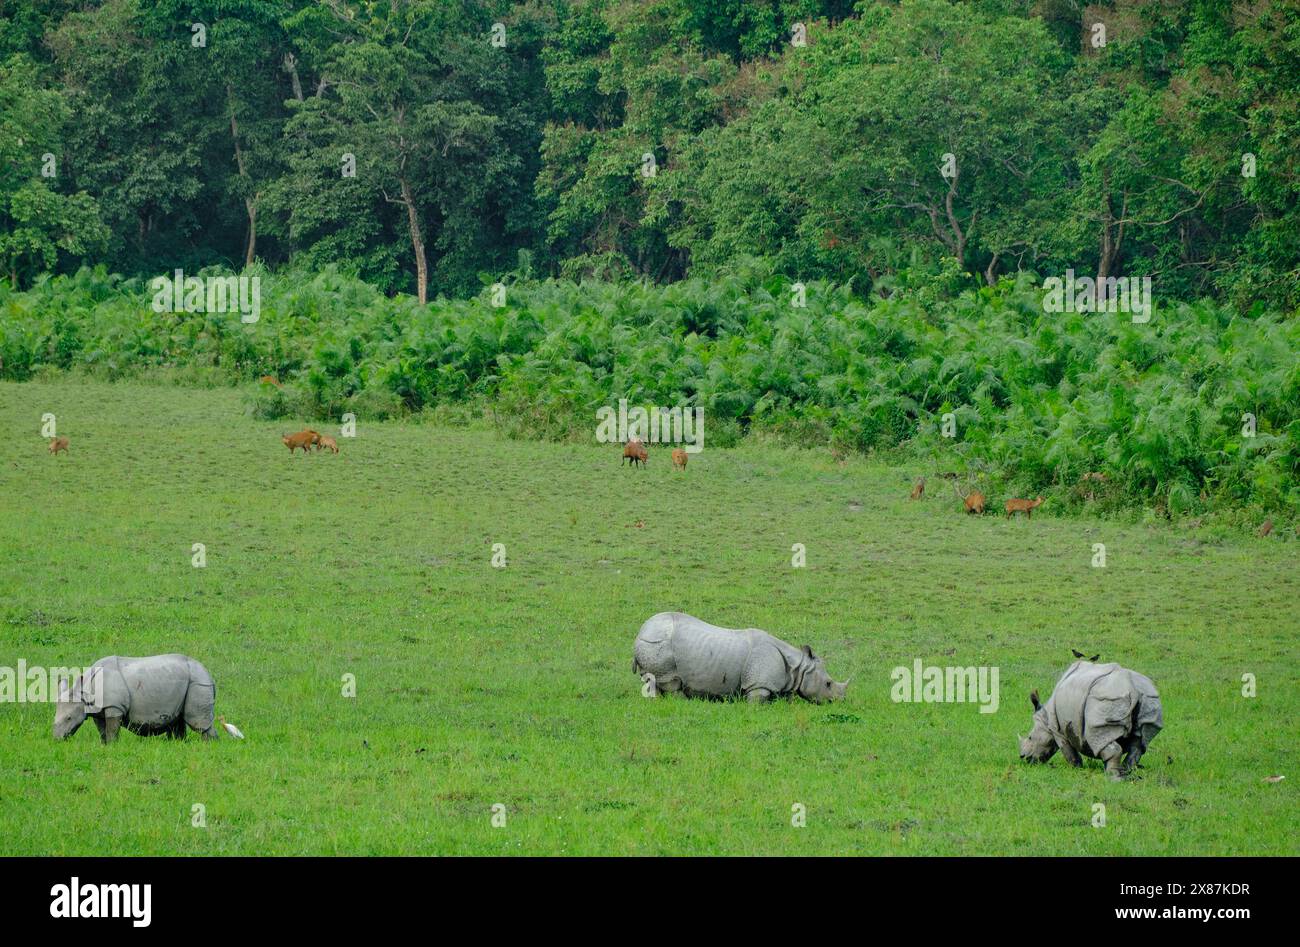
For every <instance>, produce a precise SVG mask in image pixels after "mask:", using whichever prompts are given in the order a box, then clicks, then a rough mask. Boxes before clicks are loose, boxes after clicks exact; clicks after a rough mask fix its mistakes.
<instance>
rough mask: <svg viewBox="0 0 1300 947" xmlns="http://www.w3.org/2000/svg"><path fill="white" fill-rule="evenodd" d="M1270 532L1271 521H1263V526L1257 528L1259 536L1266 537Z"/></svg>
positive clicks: (1271, 530) (1271, 527)
mask: <svg viewBox="0 0 1300 947" xmlns="http://www.w3.org/2000/svg"><path fill="white" fill-rule="evenodd" d="M1271 532H1273V521H1272V520H1264V525H1263V526H1261V527H1260V528H1259V535H1260V536H1267V535H1268V534H1269V533H1271Z"/></svg>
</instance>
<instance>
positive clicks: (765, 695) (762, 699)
mask: <svg viewBox="0 0 1300 947" xmlns="http://www.w3.org/2000/svg"><path fill="white" fill-rule="evenodd" d="M745 699H746V700H747V701H749V702H750V703H751V704H762V703H766V702H767V701H769V700H771V699H772V692H771V691H770V690H768V689H767V688H766V687H754V688H751V689H750V691H749V693H747V694H746V695H745Z"/></svg>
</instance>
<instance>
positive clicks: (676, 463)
mask: <svg viewBox="0 0 1300 947" xmlns="http://www.w3.org/2000/svg"><path fill="white" fill-rule="evenodd" d="M685 469H686V451H684V450H682V449H681V448H680V447H674V448H673V470H685Z"/></svg>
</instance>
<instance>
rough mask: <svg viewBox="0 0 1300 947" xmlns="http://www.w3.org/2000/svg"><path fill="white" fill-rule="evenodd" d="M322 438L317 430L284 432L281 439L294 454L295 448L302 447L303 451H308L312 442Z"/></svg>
mask: <svg viewBox="0 0 1300 947" xmlns="http://www.w3.org/2000/svg"><path fill="white" fill-rule="evenodd" d="M319 439H320V435H319V434H317V433H316V432H315V431H299V432H298V433H297V434H282V435H280V440H282V441H284V446H285V447H287V448H289V453H290V454H292V453H293V451H294V448H296V447H301V448H302V452H303V453H304V454H305V453H307V451H308V449H309V448H310V447H311V445H312V444H314V443H316V441H317V440H319Z"/></svg>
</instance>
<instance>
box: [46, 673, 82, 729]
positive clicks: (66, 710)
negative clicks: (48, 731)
mask: <svg viewBox="0 0 1300 947" xmlns="http://www.w3.org/2000/svg"><path fill="white" fill-rule="evenodd" d="M85 722H86V702H85V700H84V699H82V695H81V678H80V677H78V678H77V679H76V681H74V682H73V684H72V688H71V689H69V688H68V684H67V682H66V681H61V682H60V683H59V697H58V700H57V701H56V703H55V704H54V739H56V740H66V739H67V738H68V737H70V736H72V735H73V734H74V733H76V732H77V730H78V729H79V728H80V727H81V725H82V724H83V723H85Z"/></svg>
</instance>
